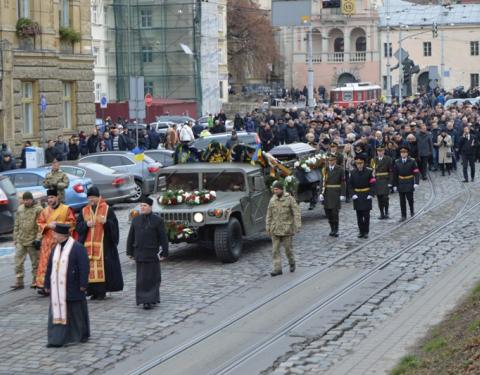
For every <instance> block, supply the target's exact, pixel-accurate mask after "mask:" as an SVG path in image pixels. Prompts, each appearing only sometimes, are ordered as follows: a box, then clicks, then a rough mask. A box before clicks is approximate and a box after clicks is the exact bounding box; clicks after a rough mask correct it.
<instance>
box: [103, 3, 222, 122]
mask: <svg viewBox="0 0 480 375" xmlns="http://www.w3.org/2000/svg"><path fill="white" fill-rule="evenodd" d="M107 8H110V9H111V14H112V20H113V22H112V26H111V27H110V28H109V29H110V32H109V37H108V39H109V43H110V44H111V46H112V47H111V48H110V49H109V52H110V53H111V54H112V53H113V56H114V59H115V62H116V64H115V65H116V67H115V70H110V71H109V76H110V82H115V94H112V93H111V95H112V96H113V95H114V96H115V98H116V99H117V100H119V101H122V100H128V98H129V77H130V76H143V77H144V83H145V85H144V94H147V93H150V94H152V96H153V97H154V98H165V99H187V100H192V99H193V100H197V101H198V112H199V113H198V115H200V114H202V113H206V112H217V111H218V110H219V109H220V108H221V105H222V102H223V101H227V100H228V69H227V63H226V54H227V50H226V48H227V44H226V8H227V7H226V0H220V1H217V2H212V3H210V2H203V1H199V0H196V1H193V2H182V1H179V0H165V1H163V2H162V3H160V4H159V3H154V2H152V1H151V0H112V1H111V6H110V7H107ZM107 12H108V10H107ZM107 20H108V17H107ZM107 22H108V21H107Z"/></svg>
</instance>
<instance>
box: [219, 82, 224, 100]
mask: <svg viewBox="0 0 480 375" xmlns="http://www.w3.org/2000/svg"><path fill="white" fill-rule="evenodd" d="M219 84H220V86H219V88H220V99H223V81H220V82H219Z"/></svg>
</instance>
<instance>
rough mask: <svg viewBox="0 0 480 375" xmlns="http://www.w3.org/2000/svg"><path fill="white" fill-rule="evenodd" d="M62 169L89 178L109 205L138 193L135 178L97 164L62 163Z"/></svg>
mask: <svg viewBox="0 0 480 375" xmlns="http://www.w3.org/2000/svg"><path fill="white" fill-rule="evenodd" d="M60 169H61V170H62V171H64V172H65V173H69V174H71V175H74V176H78V177H88V178H90V179H91V180H92V182H93V184H94V185H95V186H96V187H98V189H99V190H100V194H102V197H103V198H104V199H105V200H106V201H107V203H109V204H114V203H120V202H124V201H126V200H128V199H129V198H131V197H133V196H134V195H135V194H136V193H137V185H136V184H135V181H134V179H133V176H132V175H130V174H127V173H120V172H117V171H116V170H114V169H112V168H109V167H106V166H105V165H101V164H97V163H82V162H78V161H68V162H62V163H61V165H60Z"/></svg>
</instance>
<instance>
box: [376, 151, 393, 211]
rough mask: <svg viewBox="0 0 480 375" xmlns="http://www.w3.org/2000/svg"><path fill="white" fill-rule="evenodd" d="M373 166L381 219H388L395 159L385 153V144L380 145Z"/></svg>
mask: <svg viewBox="0 0 480 375" xmlns="http://www.w3.org/2000/svg"><path fill="white" fill-rule="evenodd" d="M371 167H372V170H373V173H374V175H375V179H376V180H377V183H376V186H375V188H376V193H377V201H378V208H379V210H380V217H379V219H380V220H383V219H388V218H389V216H388V207H389V197H388V195H389V193H390V187H391V186H392V178H393V176H392V167H393V160H392V158H391V157H390V156H388V155H385V146H383V145H380V146H378V147H377V156H376V157H375V159H373V160H372V163H371Z"/></svg>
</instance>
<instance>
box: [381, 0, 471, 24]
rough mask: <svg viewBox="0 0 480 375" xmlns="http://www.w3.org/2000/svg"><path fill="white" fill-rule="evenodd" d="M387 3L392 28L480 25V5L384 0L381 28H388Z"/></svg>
mask: <svg viewBox="0 0 480 375" xmlns="http://www.w3.org/2000/svg"><path fill="white" fill-rule="evenodd" d="M387 2H389V8H390V26H398V25H401V24H403V25H411V26H429V27H430V26H431V25H432V24H433V23H434V22H436V23H437V24H439V25H441V24H445V23H448V24H453V25H479V24H480V4H452V5H449V6H448V7H444V6H441V5H424V4H416V3H412V2H408V1H405V0H384V3H383V5H382V6H380V7H379V8H378V13H379V18H380V23H379V26H380V27H386V26H387V17H386V16H387V6H386V5H387Z"/></svg>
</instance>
